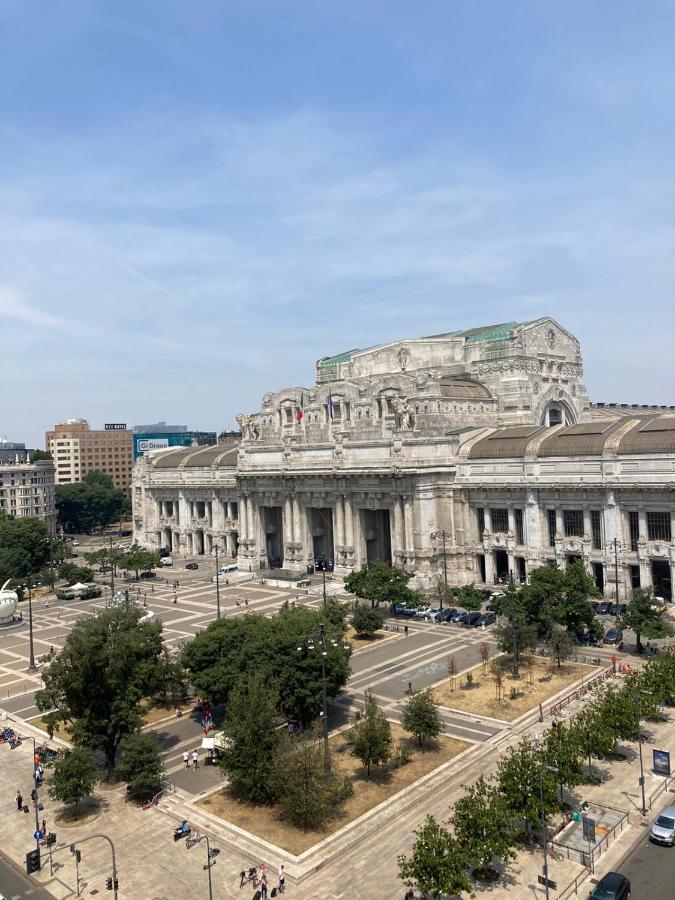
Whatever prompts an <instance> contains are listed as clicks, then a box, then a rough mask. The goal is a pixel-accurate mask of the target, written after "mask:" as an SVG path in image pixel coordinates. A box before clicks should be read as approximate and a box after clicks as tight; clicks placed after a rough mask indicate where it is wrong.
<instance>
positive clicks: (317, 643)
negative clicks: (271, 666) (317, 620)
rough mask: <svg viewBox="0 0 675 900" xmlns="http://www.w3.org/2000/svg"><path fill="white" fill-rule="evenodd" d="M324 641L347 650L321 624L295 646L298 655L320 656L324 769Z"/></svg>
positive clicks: (325, 713)
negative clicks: (305, 653)
mask: <svg viewBox="0 0 675 900" xmlns="http://www.w3.org/2000/svg"><path fill="white" fill-rule="evenodd" d="M326 639H328V642H329V644H330V646H331V647H337V645H338V641H339V640H342V648H343V650H349V644H348V643H347V642H346V641H345V640H344V639H341V638H340V636H339V635H338V634H335V633H334V632H327V631H326V626H325V625H324V624H323V622H322V623H321V625H319V630H318V631H314V632H311V633H310V634H308V635H307V637H306V638H305V639H304V641H301V642H300V643H299V644H298V646H297V648H296V649H297V651H298V653H302V652H303V650H307V651H308V652H309V653H313V652H315V651H316V650H318V651H319V653H320V654H321V700H322V704H323V764H324V767H325V768H327V767H328V703H327V700H326V657H327V656H328V649H327V645H326Z"/></svg>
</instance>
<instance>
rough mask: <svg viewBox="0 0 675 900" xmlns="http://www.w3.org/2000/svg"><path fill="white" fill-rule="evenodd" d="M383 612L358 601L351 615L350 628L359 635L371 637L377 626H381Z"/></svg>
mask: <svg viewBox="0 0 675 900" xmlns="http://www.w3.org/2000/svg"><path fill="white" fill-rule="evenodd" d="M383 622H384V614H383V613H382V612H381V611H380V610H379V609H371V608H370V607H368V606H363V605H362V604H360V603H357V604H356V609H355V610H354V615H353V616H352V628H353V629H354V631H355V632H356V633H357V635H358V636H359V637H364V638H372V637H373V635H374V634H375V632H376V631H377V629H378V628H382V623H383Z"/></svg>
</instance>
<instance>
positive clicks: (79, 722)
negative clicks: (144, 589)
mask: <svg viewBox="0 0 675 900" xmlns="http://www.w3.org/2000/svg"><path fill="white" fill-rule="evenodd" d="M140 617H141V610H139V609H137V608H135V607H130V608H128V609H122V608H117V609H107V610H103V611H102V612H100V613H99V614H98V615H95V616H82V617H81V618H80V619H78V620H77V621H76V622H75V624H74V625H73V627H72V629H71V630H70V632H69V633H68V635H67V637H66V640H65V643H64V646H63V650H62V651H61V652H60V653H59V654H58V655H57V656H56V658H55V659H54V660H53V662H52V663H51V664H50V666H49V667H48V668H47V669H46V670H44V671H43V673H42V677H43V682H44V688H43V689H42V690H40V691H38V692H37V694H36V695H35V702H36V704H37V707H38V709H40V710H41V711H42V712H44V713H46V715H45V720H46V721H47V724H48V728H49V731H50V734H52V733H53V730H54V728H55V727H56V725H57V724H58V723H59V722H64V723H67V724H68V727H69V730H70V732H71V734H72V737H73V741H74V742H75V743H76V744H77V745H79V746H82V747H86V748H88V749H89V750H92V751H93V750H99V749H100V750H101V751H102V752H103V754H104V755H105V761H106V770H107V774H108V777H110V776H111V775H112V772H113V769H114V767H115V757H116V754H117V750H118V748H119V745H120V742H121V741H122V739H123V738H124V737H125V736H126V735H127V734H131V733H132V732H134V731H136V730H137V729H138V728H139V727H140V724H141V711H140V708H139V704H140V701H141V699H142V698H143V697H146V696H148V694H149V693H150V692H151V690H152V687H153V685H154V683H155V677H156V676H155V672H156V668H157V662H158V660H159V658H160V654H161V652H162V625H161V623H160V622H158V621H157V620H156V619H154V620H152V621H150V622H140V621H139V619H140Z"/></svg>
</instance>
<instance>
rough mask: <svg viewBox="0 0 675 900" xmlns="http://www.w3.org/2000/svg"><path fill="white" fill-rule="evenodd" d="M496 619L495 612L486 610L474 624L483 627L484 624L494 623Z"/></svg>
mask: <svg viewBox="0 0 675 900" xmlns="http://www.w3.org/2000/svg"><path fill="white" fill-rule="evenodd" d="M496 621H497V616H496V615H495V614H494V613H493V612H486V613H483V614H482V615H481V616H480V617H479V618H478V619H476V621H475V622H474V625H475V627H476V628H481V627H482V626H483V625H485V626H486V627H487V626H488V625H494V623H495V622H496Z"/></svg>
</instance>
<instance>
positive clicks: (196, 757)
mask: <svg viewBox="0 0 675 900" xmlns="http://www.w3.org/2000/svg"><path fill="white" fill-rule="evenodd" d="M198 766H199V754H198V753H197V751H196V750H193V751H192V769H193V771H195V772H196V771H197V767H198Z"/></svg>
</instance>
